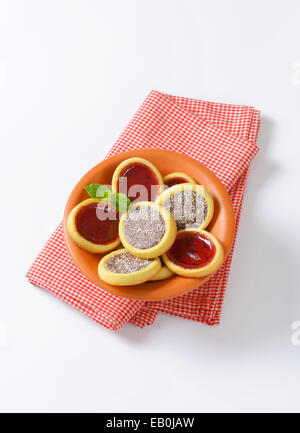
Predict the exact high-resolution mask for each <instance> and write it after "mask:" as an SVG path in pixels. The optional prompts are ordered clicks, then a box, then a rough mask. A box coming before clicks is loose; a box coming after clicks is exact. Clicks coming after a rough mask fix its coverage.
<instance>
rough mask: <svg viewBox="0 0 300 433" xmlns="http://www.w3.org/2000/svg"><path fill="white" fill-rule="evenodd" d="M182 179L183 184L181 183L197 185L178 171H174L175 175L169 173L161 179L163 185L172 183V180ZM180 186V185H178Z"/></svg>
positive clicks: (189, 177)
mask: <svg viewBox="0 0 300 433" xmlns="http://www.w3.org/2000/svg"><path fill="white" fill-rule="evenodd" d="M178 178H179V179H184V182H182V183H191V184H193V185H197V182H196V181H195V180H194V179H193V178H192V177H191V176H189V175H187V174H185V173H182V172H180V171H178V172H177V171H176V172H175V173H170V174H167V176H165V177H164V178H163V181H164V184H167V183H168V182H169V181H170V180H171V181H172V180H173V179H178ZM178 185H181V184H178Z"/></svg>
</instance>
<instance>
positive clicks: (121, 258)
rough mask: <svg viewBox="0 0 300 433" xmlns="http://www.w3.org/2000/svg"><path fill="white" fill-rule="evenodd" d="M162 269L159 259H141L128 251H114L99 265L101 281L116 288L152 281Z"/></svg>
mask: <svg viewBox="0 0 300 433" xmlns="http://www.w3.org/2000/svg"><path fill="white" fill-rule="evenodd" d="M160 269H161V263H160V260H159V259H158V258H155V259H141V258H139V257H135V256H133V255H132V254H130V253H129V252H128V251H127V250H125V249H121V250H117V251H113V252H112V253H110V254H107V255H106V256H104V257H103V258H102V259H101V260H100V262H99V265H98V274H99V277H100V278H101V280H103V281H105V282H106V283H109V284H113V285H115V286H134V285H136V284H141V283H144V282H145V281H148V280H150V279H151V278H152V277H154V276H155V275H156V274H158V273H159V271H160Z"/></svg>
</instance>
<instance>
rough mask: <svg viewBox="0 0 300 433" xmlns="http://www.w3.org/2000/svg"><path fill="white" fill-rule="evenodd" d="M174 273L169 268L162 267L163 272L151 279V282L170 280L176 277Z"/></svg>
mask: <svg viewBox="0 0 300 433" xmlns="http://www.w3.org/2000/svg"><path fill="white" fill-rule="evenodd" d="M174 275H175V274H174V272H173V271H171V269H169V268H167V266H162V268H161V270H160V271H159V273H158V274H156V275H155V276H154V277H152V278H151V280H150V281H162V280H168V279H169V278H172V277H174Z"/></svg>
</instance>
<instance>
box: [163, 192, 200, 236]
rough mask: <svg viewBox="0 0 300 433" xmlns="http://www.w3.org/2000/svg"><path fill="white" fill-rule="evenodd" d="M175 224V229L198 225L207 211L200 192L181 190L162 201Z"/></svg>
mask: <svg viewBox="0 0 300 433" xmlns="http://www.w3.org/2000/svg"><path fill="white" fill-rule="evenodd" d="M163 205H164V207H165V208H167V209H168V210H169V211H170V212H171V214H172V215H173V216H174V219H175V221H176V224H177V229H178V230H181V229H184V228H186V227H199V226H200V225H201V224H202V223H203V221H204V220H205V218H206V216H207V212H208V208H207V203H206V200H205V198H204V197H203V195H202V194H200V193H198V192H195V191H181V192H177V193H176V194H173V195H171V197H170V198H169V199H168V200H166V201H165V202H164V204H163Z"/></svg>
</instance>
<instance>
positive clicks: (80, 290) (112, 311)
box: [27, 91, 259, 330]
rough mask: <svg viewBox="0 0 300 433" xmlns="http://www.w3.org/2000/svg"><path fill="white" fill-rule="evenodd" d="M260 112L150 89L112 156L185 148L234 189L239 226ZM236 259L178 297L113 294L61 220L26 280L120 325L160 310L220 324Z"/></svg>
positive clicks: (148, 319)
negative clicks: (92, 273)
mask: <svg viewBox="0 0 300 433" xmlns="http://www.w3.org/2000/svg"><path fill="white" fill-rule="evenodd" d="M258 128H259V112H258V111H257V110H255V109H254V108H253V107H247V106H243V105H229V104H220V103H215V102H206V101H199V100H196V99H189V98H182V97H177V96H170V95H166V94H163V93H159V92H156V91H152V92H151V93H150V94H149V96H148V97H147V98H146V100H145V101H144V103H143V104H142V106H141V107H140V108H139V110H138V111H137V113H136V114H135V116H134V117H133V119H132V120H131V122H130V123H129V125H128V126H127V128H125V130H124V131H123V133H122V134H121V136H120V138H119V139H118V140H117V142H116V143H115V145H114V146H113V148H112V149H111V151H110V152H109V154H108V155H107V156H108V157H110V156H113V155H115V154H117V153H120V152H124V151H126V150H134V149H141V148H149V147H150V148H158V149H167V150H173V151H177V152H181V153H185V154H186V155H189V156H191V157H193V158H195V159H197V160H198V161H200V162H202V163H203V164H204V165H205V166H206V167H208V168H210V169H211V170H212V171H213V172H214V173H215V174H216V175H217V176H218V178H219V179H220V180H221V181H222V182H223V184H224V185H225V187H226V188H227V190H228V191H229V193H230V196H231V199H232V203H233V207H234V211H235V216H236V224H237V225H238V222H239V217H240V211H241V205H242V201H243V196H244V192H245V187H246V179H247V172H248V167H249V164H250V162H251V160H252V158H253V157H254V156H255V155H256V153H257V152H258V147H257V146H256V145H255V141H256V137H257V132H258ZM231 259H232V251H231V253H230V254H229V256H228V258H227V259H226V261H225V263H224V264H223V266H222V268H221V269H220V270H219V271H218V272H217V273H216V274H214V275H213V276H212V277H211V278H210V279H209V281H207V282H206V283H205V284H204V285H202V286H201V287H199V288H198V289H195V290H194V291H193V292H191V293H187V294H185V295H182V296H180V297H178V298H175V299H170V300H165V301H156V302H142V301H130V300H127V299H123V298H120V297H117V296H114V295H111V294H109V293H107V292H105V291H104V290H102V289H100V288H99V287H97V286H95V285H94V284H92V283H91V282H89V281H88V280H87V279H86V278H85V277H84V276H83V275H82V274H81V273H80V272H79V270H78V269H77V268H76V266H75V265H74V263H73V262H72V260H71V258H70V256H69V254H68V252H67V249H66V246H65V243H64V238H63V232H62V225H61V224H60V225H59V226H58V228H57V229H56V231H55V233H54V234H53V235H52V236H51V238H50V239H49V240H48V242H47V243H46V245H45V246H44V248H43V249H42V251H41V252H40V254H39V255H38V257H37V258H36V260H35V261H34V263H33V264H32V266H31V268H30V269H29V271H28V273H27V277H28V279H29V281H30V282H31V283H32V284H35V285H37V286H40V287H42V288H44V289H47V290H49V291H50V292H52V293H53V294H54V295H55V296H57V297H58V298H61V299H63V300H64V301H66V302H68V303H69V304H71V305H73V307H75V308H77V309H78V310H80V311H82V312H83V313H86V314H87V315H89V316H90V317H91V318H92V319H94V320H96V321H97V322H98V323H100V324H101V325H103V326H105V327H106V328H109V329H112V330H117V329H120V328H121V327H122V326H123V325H124V324H125V323H127V322H131V323H134V324H135V325H138V326H140V327H144V326H145V325H151V324H152V323H153V322H154V320H155V318H156V316H157V314H158V313H159V312H163V313H168V314H171V315H174V316H180V317H183V318H186V319H192V320H196V321H198V322H205V323H207V324H208V325H216V324H218V323H219V322H220V314H221V307H222V302H223V297H224V293H225V288H226V284H227V280H228V274H229V269H230V264H231Z"/></svg>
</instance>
